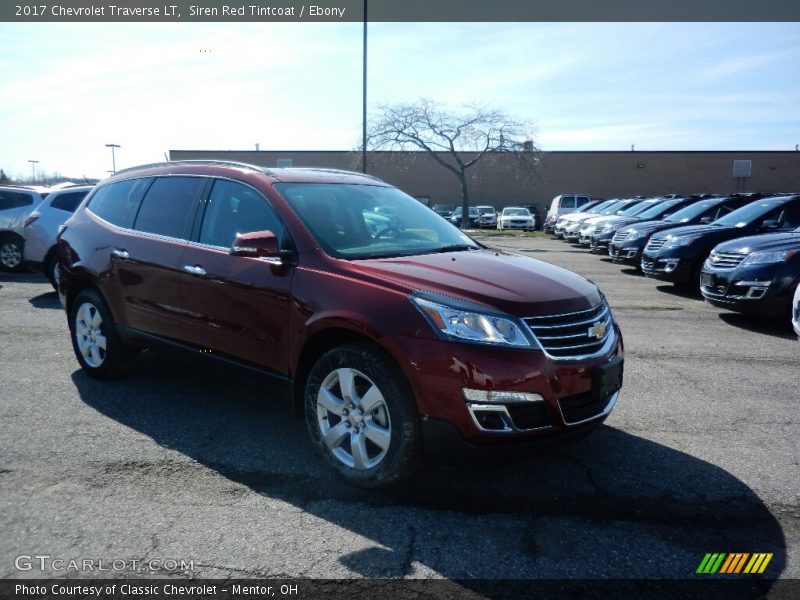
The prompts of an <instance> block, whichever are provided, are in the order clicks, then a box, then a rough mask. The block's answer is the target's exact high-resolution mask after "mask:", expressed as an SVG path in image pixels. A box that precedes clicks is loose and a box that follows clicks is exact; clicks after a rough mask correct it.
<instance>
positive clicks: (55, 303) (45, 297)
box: [28, 291, 62, 310]
mask: <svg viewBox="0 0 800 600" xmlns="http://www.w3.org/2000/svg"><path fill="white" fill-rule="evenodd" d="M28 302H30V303H31V306H33V307H34V308H57V309H58V310H62V307H61V301H60V300H59V299H58V294H57V293H56V292H55V291H52V292H47V293H45V294H39V295H38V296H34V297H33V298H30V299H29V300H28Z"/></svg>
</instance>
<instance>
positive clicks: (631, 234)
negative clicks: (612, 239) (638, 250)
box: [625, 229, 642, 242]
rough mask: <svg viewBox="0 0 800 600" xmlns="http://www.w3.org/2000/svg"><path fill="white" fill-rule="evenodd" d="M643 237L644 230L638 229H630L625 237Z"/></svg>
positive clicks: (633, 238) (631, 238)
mask: <svg viewBox="0 0 800 600" xmlns="http://www.w3.org/2000/svg"><path fill="white" fill-rule="evenodd" d="M640 237H642V232H641V231H637V230H636V229H630V230H628V237H626V238H625V241H626V242H627V241H630V240H636V239H639V238H640Z"/></svg>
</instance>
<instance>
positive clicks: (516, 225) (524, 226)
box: [500, 221, 535, 231]
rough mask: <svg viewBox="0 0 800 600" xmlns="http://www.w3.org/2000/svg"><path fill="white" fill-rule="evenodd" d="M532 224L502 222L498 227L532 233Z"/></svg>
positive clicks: (530, 222) (528, 222)
mask: <svg viewBox="0 0 800 600" xmlns="http://www.w3.org/2000/svg"><path fill="white" fill-rule="evenodd" d="M534 225H535V224H534V223H533V222H532V221H502V222H501V223H500V227H502V228H503V229H522V230H524V231H533V229H534Z"/></svg>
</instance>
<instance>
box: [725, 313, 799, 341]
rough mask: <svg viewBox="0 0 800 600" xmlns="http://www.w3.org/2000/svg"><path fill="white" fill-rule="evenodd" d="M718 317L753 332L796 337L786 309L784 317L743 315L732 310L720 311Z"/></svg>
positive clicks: (784, 337) (781, 336) (786, 338)
mask: <svg viewBox="0 0 800 600" xmlns="http://www.w3.org/2000/svg"><path fill="white" fill-rule="evenodd" d="M719 318H720V319H722V320H723V321H725V323H727V324H728V325H732V326H734V327H738V328H739V329H745V330H747V331H752V332H753V333H761V334H764V335H769V336H771V337H777V338H783V339H785V340H796V339H797V335H796V334H795V333H794V330H793V329H792V326H791V324H790V320H789V314H788V311H787V314H786V318H784V319H769V318H766V317H758V316H754V315H743V314H740V313H733V312H721V313H719Z"/></svg>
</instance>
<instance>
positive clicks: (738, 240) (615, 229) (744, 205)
mask: <svg viewBox="0 0 800 600" xmlns="http://www.w3.org/2000/svg"><path fill="white" fill-rule="evenodd" d="M545 227H546V231H550V232H551V233H553V234H554V235H555V236H557V237H559V238H562V239H564V240H566V241H568V242H572V243H574V244H579V245H582V246H585V247H587V248H589V249H590V250H591V251H592V252H593V253H597V254H604V255H608V256H610V257H611V259H612V260H613V261H614V262H615V263H618V264H626V265H631V266H633V267H635V268H636V269H639V270H641V271H642V272H643V273H644V274H645V275H646V276H647V277H651V278H653V279H658V280H662V281H667V282H671V283H673V284H676V285H680V286H684V287H688V288H691V289H694V290H697V291H698V292H699V293H701V294H702V295H703V297H704V298H705V299H706V301H708V302H709V303H710V304H712V305H714V306H717V307H720V308H725V309H728V310H733V311H737V312H741V313H746V314H753V315H759V316H762V317H770V318H788V319H790V320H791V322H792V324H793V326H794V329H795V331H796V332H797V334H798V335H799V336H800V194H795V193H777V194H763V193H748V194H729V195H710V194H700V195H677V194H671V195H666V196H659V197H653V198H645V197H641V196H637V197H632V198H621V199H612V200H605V201H602V202H601V201H592V202H590V203H587V204H585V205H584V206H583V207H582V208H581V210H580V212H572V213H567V214H562V215H561V216H560V217H559V218H558V219H557V220H555V222H551V224H549V225H548V224H546V225H545Z"/></svg>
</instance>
